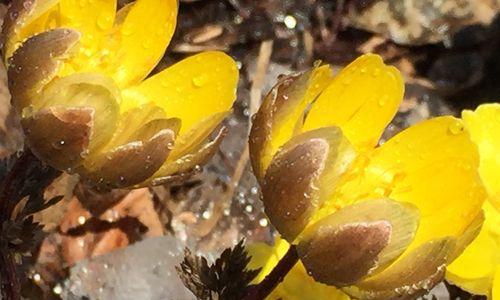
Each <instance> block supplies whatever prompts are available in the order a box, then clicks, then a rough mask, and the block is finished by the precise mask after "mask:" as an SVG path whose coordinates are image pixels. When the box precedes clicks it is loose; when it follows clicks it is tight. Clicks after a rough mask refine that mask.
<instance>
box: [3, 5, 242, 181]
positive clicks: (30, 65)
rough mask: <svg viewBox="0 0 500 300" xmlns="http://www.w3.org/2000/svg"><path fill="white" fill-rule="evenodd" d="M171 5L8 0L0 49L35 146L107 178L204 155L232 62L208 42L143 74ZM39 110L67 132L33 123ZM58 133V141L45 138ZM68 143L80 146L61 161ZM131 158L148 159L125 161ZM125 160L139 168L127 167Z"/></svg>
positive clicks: (166, 172)
mask: <svg viewBox="0 0 500 300" xmlns="http://www.w3.org/2000/svg"><path fill="white" fill-rule="evenodd" d="M177 10H178V1H177V0H137V1H134V2H131V3H129V4H127V5H125V6H123V7H120V8H119V9H118V7H117V1H116V0H14V1H13V4H12V5H11V7H10V9H9V12H8V13H7V17H6V22H5V23H4V28H3V31H4V36H5V40H4V53H3V54H4V60H5V62H6V64H7V66H8V68H9V80H10V88H11V90H12V91H13V104H14V106H15V108H16V110H17V111H18V113H19V114H20V115H21V116H22V118H23V126H24V127H25V131H26V132H27V143H28V144H29V145H30V146H31V147H32V148H33V152H34V153H35V154H36V155H38V156H39V157H40V158H41V159H42V160H44V161H46V162H47V163H49V164H51V165H52V166H54V167H56V168H59V169H71V170H72V171H73V172H76V173H80V174H82V175H83V176H84V177H87V178H89V179H91V180H93V181H101V182H104V184H105V185H107V186H109V187H125V186H132V185H138V184H141V185H145V184H151V183H155V182H156V183H160V182H162V180H161V179H165V178H169V177H170V176H173V175H178V174H182V173H184V172H187V171H189V170H190V169H193V168H194V167H195V166H196V165H197V164H199V163H203V162H204V161H206V159H207V157H208V156H210V154H211V153H213V152H214V151H213V149H212V148H214V147H215V146H217V145H216V144H217V143H218V141H216V142H213V143H208V144H206V143H205V142H206V139H207V138H208V137H209V135H210V134H211V133H212V132H213V131H214V130H215V129H216V128H217V127H218V126H219V125H220V123H221V121H222V120H223V119H224V117H225V116H226V115H227V114H228V113H229V111H230V110H231V107H232V104H233V101H234V100H235V98H236V85H237V81H238V70H237V67H236V64H235V62H234V61H233V60H232V59H231V58H230V57H229V56H227V55H226V54H224V53H222V52H216V51H214V52H205V53H200V54H197V55H194V56H192V57H189V58H187V59H185V60H182V61H181V62H179V63H177V64H175V65H173V66H171V67H168V68H167V69H165V70H163V71H161V72H159V73H157V74H154V75H153V76H150V73H151V72H152V71H153V69H154V68H155V67H156V65H157V64H158V62H159V61H160V59H161V58H162V57H163V55H164V53H165V50H166V48H167V46H168V44H169V42H170V40H171V38H172V35H173V33H174V30H175V27H176V18H177ZM34 51H38V53H34V54H33V52H34ZM35 69H36V70H35ZM29 72H31V73H29ZM42 75H43V77H42ZM148 76H150V77H148ZM38 77H40V78H38ZM82 109H88V110H89V111H90V113H89V112H88V111H82ZM47 112H48V113H47ZM37 113H38V115H37ZM42 113H45V115H43V116H41V114H42ZM86 114H87V115H86ZM75 115H76V116H78V118H79V121H75V120H76V119H77V118H76V117H75ZM30 118H31V119H30ZM42 118H43V119H44V120H45V121H44V122H47V120H49V121H50V124H51V125H50V126H52V127H54V124H62V127H64V126H68V128H69V129H67V131H71V134H69V133H63V132H62V130H58V128H55V133H54V134H53V135H52V136H50V135H49V134H46V133H43V132H42V133H40V132H38V131H37V130H36V129H37V128H41V127H42V128H43V127H44V126H43V122H42V121H39V120H40V119H42ZM89 118H91V119H92V120H91V121H88V120H87V119H89ZM40 123H42V125H40ZM89 124H90V125H89ZM146 124H149V125H148V126H146ZM47 126H48V127H50V126H49V125H47ZM57 127H59V126H57ZM87 127H89V128H90V129H89V133H88V135H89V136H88V138H87V137H85V138H84V137H82V138H80V140H78V142H79V143H80V144H77V142H76V141H74V140H76V139H77V138H75V136H78V134H77V133H76V134H75V132H76V131H78V130H80V131H81V128H87ZM45 131H46V130H45ZM30 133H31V134H30ZM165 133H167V134H165ZM65 134H66V135H67V136H68V139H62V138H61V136H63V137H64V135H65ZM40 135H43V136H40ZM80 135H82V134H80ZM162 135H163V137H164V138H163V139H158V137H159V136H162ZM56 137H57V138H61V141H60V145H57V146H58V147H51V146H50V143H55V142H54V141H53V140H55V139H56ZM155 139H156V140H155ZM43 140H45V141H46V143H47V144H49V145H48V146H47V145H44V144H43ZM71 141H73V145H69V144H70V142H71ZM56 142H57V141H56ZM153 142H154V143H153ZM167 142H168V143H167ZM134 143H135V144H134ZM148 143H149V144H151V145H150V146H149V148H148ZM155 143H156V144H155ZM166 146H168V148H169V149H168V151H167V150H165V149H166V148H167V147H166ZM70 147H73V148H70ZM54 148H57V149H54ZM146 148H148V149H146ZM151 148H156V150H151ZM170 148H173V149H170ZM75 149H76V150H75ZM82 150H83V151H82ZM146 150H147V151H146ZM71 151H73V152H75V151H79V152H78V153H76V154H75V155H73V156H74V157H73V158H72V160H71V161H69V162H68V160H67V159H66V160H63V158H64V157H69V156H71V155H72V152H71ZM127 151H128V153H125V152H127ZM158 151H162V152H161V154H159V153H158ZM134 155H135V156H134ZM134 157H135V159H134ZM138 158H148V159H149V160H152V161H153V162H152V163H149V162H146V163H143V165H145V166H146V167H138V166H139V165H133V166H132V165H130V164H128V162H130V161H140V160H141V159H138ZM107 159H111V160H112V161H113V162H112V163H110V164H111V165H113V166H106V160H107ZM122 164H123V165H125V167H123V168H122V169H123V170H120V167H121V165H122ZM110 169H115V170H110ZM133 169H136V170H137V172H136V173H137V174H139V175H134V176H129V175H130V173H131V172H130V171H131V170H133ZM146 169H147V170H146ZM153 169H154V170H153ZM120 171H122V173H123V174H119V173H120ZM116 174H119V176H115V175H116ZM115 177H116V178H115ZM117 178H124V180H121V181H123V182H120V180H117ZM155 180H156V181H155Z"/></svg>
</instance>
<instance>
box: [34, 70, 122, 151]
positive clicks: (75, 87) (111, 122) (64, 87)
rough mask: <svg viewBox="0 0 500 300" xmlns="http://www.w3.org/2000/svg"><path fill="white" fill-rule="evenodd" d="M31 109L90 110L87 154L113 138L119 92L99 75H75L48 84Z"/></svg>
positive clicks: (112, 84)
mask: <svg viewBox="0 0 500 300" xmlns="http://www.w3.org/2000/svg"><path fill="white" fill-rule="evenodd" d="M37 100H38V101H33V105H34V107H35V109H38V108H46V107H54V106H55V107H57V106H62V107H90V108H91V109H93V110H94V117H93V124H92V134H91V137H90V144H89V155H92V154H93V152H96V151H97V150H98V149H100V148H101V147H103V146H104V145H105V144H106V143H107V142H108V141H109V140H110V139H111V138H112V136H113V134H114V132H115V129H116V126H117V123H118V118H119V115H118V113H119V106H118V103H119V102H120V92H119V90H118V87H116V85H115V84H114V82H113V80H111V79H110V78H108V77H106V76H102V75H101V74H99V73H95V74H93V73H77V74H73V75H70V76H67V77H64V78H61V79H58V80H54V81H52V82H51V83H50V84H49V85H48V86H47V87H46V88H45V90H44V91H43V94H42V97H40V99H37Z"/></svg>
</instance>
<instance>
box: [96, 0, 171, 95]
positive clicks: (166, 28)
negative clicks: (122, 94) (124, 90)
mask: <svg viewBox="0 0 500 300" xmlns="http://www.w3.org/2000/svg"><path fill="white" fill-rule="evenodd" d="M127 10H129V11H128V14H127V16H126V17H125V18H124V20H123V23H122V24H121V26H120V27H119V30H118V32H117V33H115V35H114V36H113V38H114V39H117V40H119V45H118V46H117V47H118V48H117V49H113V48H111V49H110V52H111V53H112V57H108V59H109V62H108V63H109V65H108V66H105V68H106V73H108V74H110V76H111V77H113V79H114V80H115V81H116V82H117V84H118V86H120V87H126V86H129V85H132V84H135V83H139V82H140V81H141V80H143V79H144V78H146V76H147V75H148V74H149V73H150V72H151V71H152V70H153V68H154V67H155V66H156V65H157V64H158V62H159V61H160V59H161V58H162V56H163V54H164V53H165V50H166V49H167V46H168V43H169V42H170V39H171V38H172V35H173V33H174V30H175V25H176V20H177V1H176V0H137V1H136V2H135V3H134V4H133V6H132V7H131V8H130V9H128V8H127Z"/></svg>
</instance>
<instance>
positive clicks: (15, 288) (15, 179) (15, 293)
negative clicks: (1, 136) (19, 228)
mask: <svg viewBox="0 0 500 300" xmlns="http://www.w3.org/2000/svg"><path fill="white" fill-rule="evenodd" d="M59 174H60V172H59V171H57V170H54V169H52V168H50V167H48V166H46V165H44V164H43V163H41V162H40V161H39V160H38V159H37V158H36V157H35V156H34V155H33V154H32V153H31V151H29V150H25V151H24V152H23V154H22V155H21V156H20V157H18V158H16V160H15V163H14V165H13V166H12V168H10V170H9V172H8V174H7V175H6V176H5V178H4V179H3V181H2V183H1V186H0V226H2V225H3V224H4V222H7V221H10V220H12V219H13V218H14V216H13V214H14V211H15V208H16V206H17V205H18V204H19V202H20V201H21V200H22V199H24V198H25V197H27V196H31V195H34V194H36V193H39V192H41V191H42V190H44V189H45V187H46V186H47V185H48V184H50V182H52V180H53V179H55V178H56V177H57V176H59ZM4 238H5V237H4V236H0V284H1V290H2V299H4V300H18V299H21V280H20V278H19V276H18V273H17V267H16V259H15V255H16V253H15V251H14V250H13V249H12V248H11V247H10V245H9V242H8V241H6V240H4Z"/></svg>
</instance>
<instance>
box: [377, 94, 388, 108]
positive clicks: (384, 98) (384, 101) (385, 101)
mask: <svg viewBox="0 0 500 300" xmlns="http://www.w3.org/2000/svg"><path fill="white" fill-rule="evenodd" d="M388 99H389V97H388V96H387V95H384V96H383V97H381V98H380V99H379V100H378V106H380V107H383V106H384V105H386V104H387V100H388Z"/></svg>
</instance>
